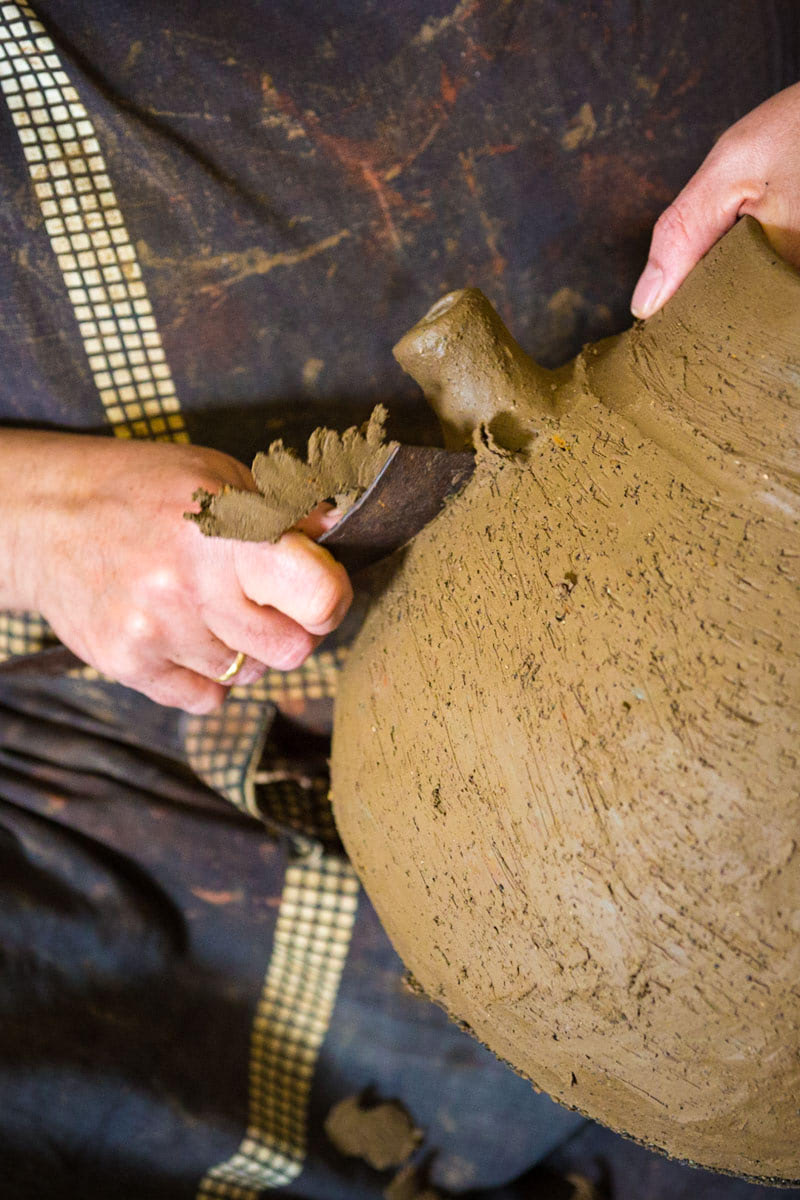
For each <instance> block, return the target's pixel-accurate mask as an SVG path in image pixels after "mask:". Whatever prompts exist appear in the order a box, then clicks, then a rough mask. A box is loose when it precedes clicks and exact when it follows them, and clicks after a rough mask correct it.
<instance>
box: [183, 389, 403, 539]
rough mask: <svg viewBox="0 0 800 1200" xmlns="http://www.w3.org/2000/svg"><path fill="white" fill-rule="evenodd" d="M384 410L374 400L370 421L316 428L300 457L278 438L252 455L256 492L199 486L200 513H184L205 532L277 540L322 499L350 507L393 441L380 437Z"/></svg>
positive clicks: (341, 506) (364, 488)
mask: <svg viewBox="0 0 800 1200" xmlns="http://www.w3.org/2000/svg"><path fill="white" fill-rule="evenodd" d="M385 422H386V409H385V408H384V407H383V406H382V405H380V404H379V405H377V406H376V408H375V410H374V412H373V414H372V416H371V418H370V420H369V422H368V423H367V424H366V425H365V426H364V427H363V428H362V429H358V428H357V427H356V426H353V428H352V429H346V430H345V432H344V433H342V434H338V433H336V432H335V430H333V429H315V430H314V432H313V433H312V435H311V437H310V438H309V440H308V455H307V461H306V462H303V460H302V459H300V458H298V457H297V455H296V454H293V453H292V451H291V450H287V449H286V448H285V446H284V444H283V442H282V441H277V442H273V443H272V445H271V446H270V447H269V450H268V451H267V452H266V454H257V455H256V457H255V459H254V460H253V467H252V471H253V480H254V482H255V485H256V487H257V488H258V491H256V492H242V491H239V490H238V488H223V489H222V490H221V491H220V492H218V493H217V494H216V495H212V494H211V493H210V492H205V491H202V490H201V491H198V492H197V493H196V494H195V495H194V497H193V499H194V500H196V501H198V502H199V503H200V512H199V513H191V512H188V513H186V514H185V516H186V518H187V520H190V521H195V522H196V523H197V524H198V525H199V526H200V528H201V530H202V531H203V533H204V534H206V535H207V536H208V537H227V538H237V539H238V540H239V541H243V542H277V540H278V538H279V537H280V536H281V534H282V533H284V532H285V531H286V530H287V529H290V528H291V527H292V526H293V525H294V524H296V522H297V521H300V520H302V519H303V517H307V516H308V514H309V513H310V512H311V510H312V509H313V508H316V506H317V504H319V503H320V502H321V501H323V500H332V501H333V503H334V504H335V505H336V507H337V508H338V509H340V511H341V512H342V513H346V512H347V511H348V509H350V508H352V506H353V505H354V504H355V502H356V500H358V498H359V496H361V495H362V493H363V492H364V491H365V490H366V488H367V487H369V485H370V484H371V483H372V481H373V479H374V478H375V476H376V475H377V474H378V472H379V471H380V469H381V467H382V466H383V465H384V463H385V462H386V460H387V459H388V457H389V455H390V454H391V452H392V449H393V447H394V445H395V443H394V442H385V441H384V440H383V427H384V424H385Z"/></svg>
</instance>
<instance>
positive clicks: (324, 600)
mask: <svg viewBox="0 0 800 1200" xmlns="http://www.w3.org/2000/svg"><path fill="white" fill-rule="evenodd" d="M233 557H234V564H235V570H236V574H237V577H238V580H239V585H240V587H241V589H242V592H243V593H244V595H245V596H246V597H247V598H248V599H249V600H251V601H252V602H253V603H254V604H257V605H260V606H262V607H269V608H273V609H277V611H278V612H279V613H283V614H284V615H285V616H287V617H289V618H290V619H291V621H293V622H294V623H295V624H297V625H299V626H301V627H302V628H303V629H305V630H306V631H307V632H308V633H310V634H312V635H314V636H317V637H321V636H324V635H325V634H326V633H330V632H331V630H333V629H335V628H336V627H337V626H338V625H339V624H340V623H341V621H342V618H343V617H344V615H345V613H346V612H347V610H348V608H349V607H350V604H351V602H352V599H353V589H352V587H351V585H350V580H349V579H348V576H347V572H346V571H345V569H344V567H343V566H342V565H341V564H340V563H337V562H336V560H335V559H334V558H333V556H332V555H331V554H329V553H328V551H327V550H325V549H324V548H323V547H322V546H318V545H316V543H315V542H312V541H309V539H308V538H307V537H306V536H305V535H304V534H302V533H297V532H294V531H292V532H289V533H285V534H284V535H283V537H282V538H281V539H280V541H279V542H277V543H276V544H275V545H274V546H269V545H265V544H263V543H254V542H238V543H236V544H235V546H234V553H233Z"/></svg>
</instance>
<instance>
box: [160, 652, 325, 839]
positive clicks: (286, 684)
mask: <svg viewBox="0 0 800 1200" xmlns="http://www.w3.org/2000/svg"><path fill="white" fill-rule="evenodd" d="M346 654H347V649H346V647H338V648H337V649H336V650H320V651H319V652H318V653H317V654H313V655H311V657H310V658H308V659H306V661H305V662H304V663H303V665H302V666H301V667H298V668H297V670H295V671H268V672H267V673H266V675H264V677H263V678H262V679H260V680H259V681H258V682H257V683H253V684H250V685H249V686H248V687H246V688H245V687H242V688H237V687H233V688H231V689H230V692H229V695H228V698H227V700H226V701H225V704H224V705H223V707H222V709H221V710H220V711H219V712H218V713H214V714H213V715H212V716H208V717H191V716H186V717H184V718H183V740H184V745H185V747H186V754H187V758H188V760H189V765H190V766H191V768H192V770H193V771H194V772H195V773H196V774H197V775H199V776H200V778H201V779H202V780H204V782H205V783H207V784H208V786H209V787H211V788H213V789H214V791H215V792H219V793H220V795H222V796H225V797H226V799H228V800H230V801H231V802H232V803H233V804H235V805H236V807H237V808H240V809H241V810H242V811H243V812H246V813H249V814H250V816H252V817H259V818H260V817H261V816H263V815H264V814H263V813H262V811H261V810H260V808H259V806H258V804H257V802H256V796H255V787H254V783H255V771H256V768H257V765H258V761H259V757H260V755H261V751H262V750H263V747H264V737H265V730H264V723H265V706H266V705H267V704H269V703H272V704H276V705H277V706H278V708H283V707H287V706H289V705H290V704H291V703H292V702H296V701H302V700H320V699H327V698H329V699H333V697H334V696H335V695H336V681H337V679H338V674H339V670H340V669H341V665H342V663H343V662H344V659H345V657H346Z"/></svg>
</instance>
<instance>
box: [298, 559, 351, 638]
mask: <svg viewBox="0 0 800 1200" xmlns="http://www.w3.org/2000/svg"><path fill="white" fill-rule="evenodd" d="M352 598H353V589H352V586H351V584H350V580H349V578H348V576H347V572H346V571H345V569H344V567H342V566H340V565H339V564H338V563H336V564H335V565H334V566H332V567H330V568H327V569H326V570H324V571H322V572H320V573H319V574H318V576H317V579H316V581H315V583H314V584H313V586H312V587H311V588H310V589H309V591H308V593H307V595H306V596H305V597H304V600H303V604H302V614H301V620H302V623H303V624H304V625H312V626H322V625H329V624H331V622H333V621H335V620H336V618H337V617H338V616H339V614H340V613H341V614H342V616H343V615H344V609H345V606H346V605H348V604H349V603H350V601H351V600H352Z"/></svg>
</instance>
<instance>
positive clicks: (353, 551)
mask: <svg viewBox="0 0 800 1200" xmlns="http://www.w3.org/2000/svg"><path fill="white" fill-rule="evenodd" d="M474 470H475V455H474V454H473V453H472V452H471V451H469V450H439V449H437V448H436V447H434V446H402V445H398V446H395V448H394V449H393V451H392V453H391V454H390V456H389V458H388V459H387V460H386V462H385V463H384V465H383V467H382V468H381V470H380V471H379V472H378V474H377V475H376V476H375V478H374V479H373V481H372V483H371V484H370V485H369V487H368V488H367V490H366V491H365V492H364V493H363V494H362V495H361V496H360V497H359V499H358V500H357V501H356V503H355V504H354V505H353V507H352V508H351V509H348V511H347V512H346V513H345V515H344V516H343V517H342V518H341V520H340V521H339V522H338V523H337V524H336V525H334V527H333V528H332V529H329V530H328V531H327V532H326V533H323V535H322V537H320V538H318V539H317V541H318V542H319V544H320V545H321V546H325V547H326V549H328V550H330V552H331V553H332V554H333V556H334V557H335V558H337V559H338V560H339V562H341V564H342V565H343V566H344V567H346V568H347V570H348V571H350V572H351V573H354V572H356V571H361V570H363V568H364V567H368V566H369V565H370V564H371V563H374V562H378V561H379V559H381V558H386V557H387V555H389V554H391V553H392V551H393V550H398V549H399V548H400V547H401V546H405V544H406V543H407V542H410V541H411V539H412V538H413V537H414V535H415V534H417V533H419V531H420V529H422V528H423V527H424V526H425V525H427V524H428V523H429V522H430V521H432V520H433V519H434V517H436V516H438V514H439V513H440V512H441V509H442V507H443V506H444V503H445V501H446V500H447V499H448V498H449V497H450V496H453V495H454V494H455V493H456V492H457V491H459V490H460V489H461V488H462V487H463V486H464V484H465V483H466V482H467V480H468V479H469V478H470V476H471V475H472V472H473V471H474Z"/></svg>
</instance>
